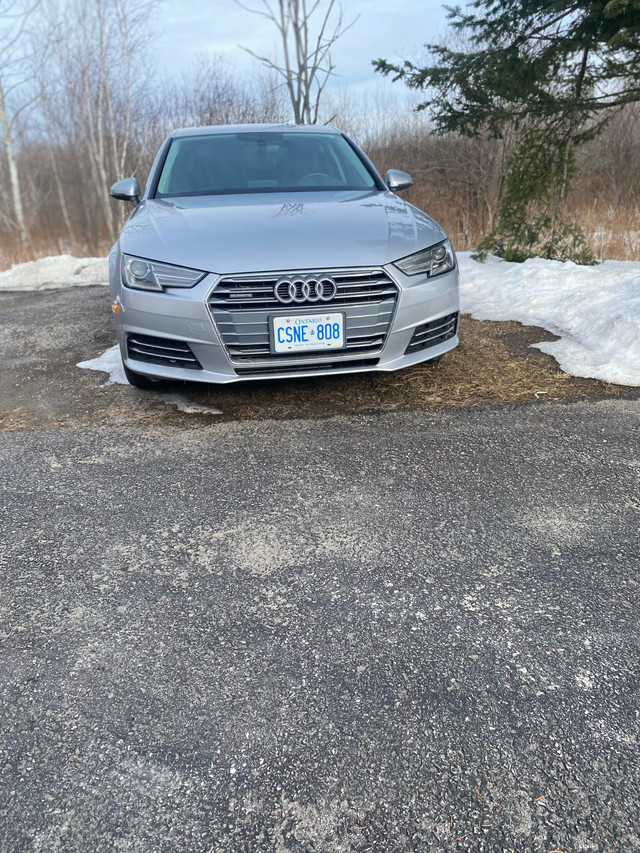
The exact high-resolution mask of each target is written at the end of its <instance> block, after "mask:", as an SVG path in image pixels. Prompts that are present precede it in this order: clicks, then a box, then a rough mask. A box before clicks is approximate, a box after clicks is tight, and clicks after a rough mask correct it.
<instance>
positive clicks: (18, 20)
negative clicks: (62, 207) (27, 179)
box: [0, 0, 38, 250]
mask: <svg viewBox="0 0 640 853" xmlns="http://www.w3.org/2000/svg"><path fill="white" fill-rule="evenodd" d="M37 5H38V3H37V2H32V3H28V2H13V0H8V2H7V0H4V2H3V0H0V142H1V143H2V145H3V147H4V150H5V156H6V159H7V170H8V177H9V187H10V191H11V209H10V211H7V212H5V213H4V218H5V220H6V221H7V222H8V224H9V225H10V227H12V228H13V230H14V231H17V232H18V235H19V237H20V242H21V243H22V247H23V249H25V250H28V249H29V232H28V229H27V222H26V218H25V213H24V204H23V198H22V187H21V184H20V172H19V170H18V154H17V145H16V134H17V130H18V126H19V121H20V120H21V118H22V117H23V114H24V113H25V111H27V110H28V109H29V107H31V106H32V105H33V104H34V103H35V101H36V100H37V92H36V93H34V91H33V89H32V88H31V87H30V85H29V80H30V76H31V74H32V64H31V60H32V59H33V54H32V52H31V51H30V50H29V48H28V47H26V46H25V41H26V39H25V32H26V28H27V25H28V23H29V20H30V19H31V17H32V15H33V13H34V11H35V9H36V8H37Z"/></svg>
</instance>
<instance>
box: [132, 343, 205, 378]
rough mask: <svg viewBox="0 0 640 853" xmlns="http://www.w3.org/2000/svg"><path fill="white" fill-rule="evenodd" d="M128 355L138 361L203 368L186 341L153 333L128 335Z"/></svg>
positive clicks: (191, 368)
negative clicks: (159, 336) (157, 335)
mask: <svg viewBox="0 0 640 853" xmlns="http://www.w3.org/2000/svg"><path fill="white" fill-rule="evenodd" d="M127 355H128V356H129V358H133V359H135V360H136V361H146V362H147V363H148V364H162V365H164V366H167V365H168V366H169V367H186V368H188V369H189V370H202V365H201V364H200V362H199V361H198V359H197V358H196V357H195V355H194V354H193V353H192V352H191V348H190V347H189V344H187V343H186V342H185V341H174V340H172V339H171V338H156V337H154V336H152V335H128V336H127Z"/></svg>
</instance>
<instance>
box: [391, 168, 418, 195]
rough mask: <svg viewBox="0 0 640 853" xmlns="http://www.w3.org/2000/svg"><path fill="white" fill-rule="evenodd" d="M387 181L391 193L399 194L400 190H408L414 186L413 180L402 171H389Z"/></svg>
mask: <svg viewBox="0 0 640 853" xmlns="http://www.w3.org/2000/svg"><path fill="white" fill-rule="evenodd" d="M385 181H386V184H387V186H388V187H389V189H390V190H391V192H393V193H397V192H398V190H408V189H409V187H412V186H413V178H412V177H411V175H407V173H406V172H401V171H400V169H389V171H388V172H387V174H386V175H385Z"/></svg>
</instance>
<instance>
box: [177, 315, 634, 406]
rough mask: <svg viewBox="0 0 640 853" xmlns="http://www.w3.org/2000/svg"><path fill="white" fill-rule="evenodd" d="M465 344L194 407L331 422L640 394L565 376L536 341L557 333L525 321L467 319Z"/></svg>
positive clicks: (241, 388)
mask: <svg viewBox="0 0 640 853" xmlns="http://www.w3.org/2000/svg"><path fill="white" fill-rule="evenodd" d="M460 335H461V344H460V346H459V347H458V348H457V349H455V350H453V351H452V352H450V353H448V354H447V355H446V356H445V357H444V358H443V359H442V360H441V361H440V362H437V363H435V364H434V363H425V364H421V365H417V366H415V367H412V368H409V369H407V370H401V371H398V372H394V373H380V374H378V373H366V374H360V375H351V376H338V377H315V378H307V379H302V378H299V379H296V380H295V381H293V380H291V381H290V380H279V381H277V380H276V381H274V380H271V381H269V382H266V381H265V382H257V383H247V384H246V385H245V384H241V385H233V386H222V387H217V388H213V387H211V388H207V389H206V390H205V389H203V390H198V388H197V387H195V386H192V387H190V388H188V389H187V390H186V392H185V393H186V395H187V396H188V397H189V398H191V399H193V401H194V402H198V403H200V404H204V405H208V406H213V407H217V408H219V409H220V410H221V411H222V413H223V415H222V417H223V419H225V420H244V419H255V418H258V419H260V418H273V417H276V418H291V417H323V416H327V415H335V414H347V413H354V412H370V411H388V410H394V409H395V410H398V409H404V410H410V409H423V410H429V409H442V408H451V407H463V406H474V405H479V404H483V403H517V402H524V401H533V402H535V401H538V402H541V401H545V400H566V399H579V398H586V397H603V396H624V395H637V394H638V391H639V389H637V388H636V389H633V388H624V387H622V386H618V385H610V384H608V383H606V382H599V381H597V380H591V379H576V378H574V377H571V376H568V375H567V374H566V373H563V372H562V371H561V370H560V369H559V367H558V365H557V363H556V362H555V360H554V359H553V358H551V356H548V355H545V354H544V353H542V352H540V351H539V350H537V349H531V347H530V344H532V343H537V342H540V341H542V340H554V336H553V335H550V334H549V333H547V332H545V331H543V330H541V329H537V328H535V327H526V326H521V325H520V324H519V323H513V322H509V323H494V322H484V321H479V320H472V319H471V318H470V317H468V316H464V317H463V318H462V322H461V328H460Z"/></svg>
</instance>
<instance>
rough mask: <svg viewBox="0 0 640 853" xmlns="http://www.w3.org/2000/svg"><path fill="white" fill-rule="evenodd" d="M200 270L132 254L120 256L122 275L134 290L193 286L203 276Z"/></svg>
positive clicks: (128, 285)
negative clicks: (149, 259)
mask: <svg viewBox="0 0 640 853" xmlns="http://www.w3.org/2000/svg"><path fill="white" fill-rule="evenodd" d="M205 275H206V273H204V272H201V271H200V270H190V269H187V267H174V266H171V264H161V263H159V262H158V261H147V260H146V259H145V258H134V257H133V255H123V256H122V277H123V279H124V283H125V284H126V285H127V287H134V288H136V290H160V291H162V290H164V289H165V287H193V286H194V285H196V284H197V283H198V282H199V281H201V280H202V279H203V278H204V277H205Z"/></svg>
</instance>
